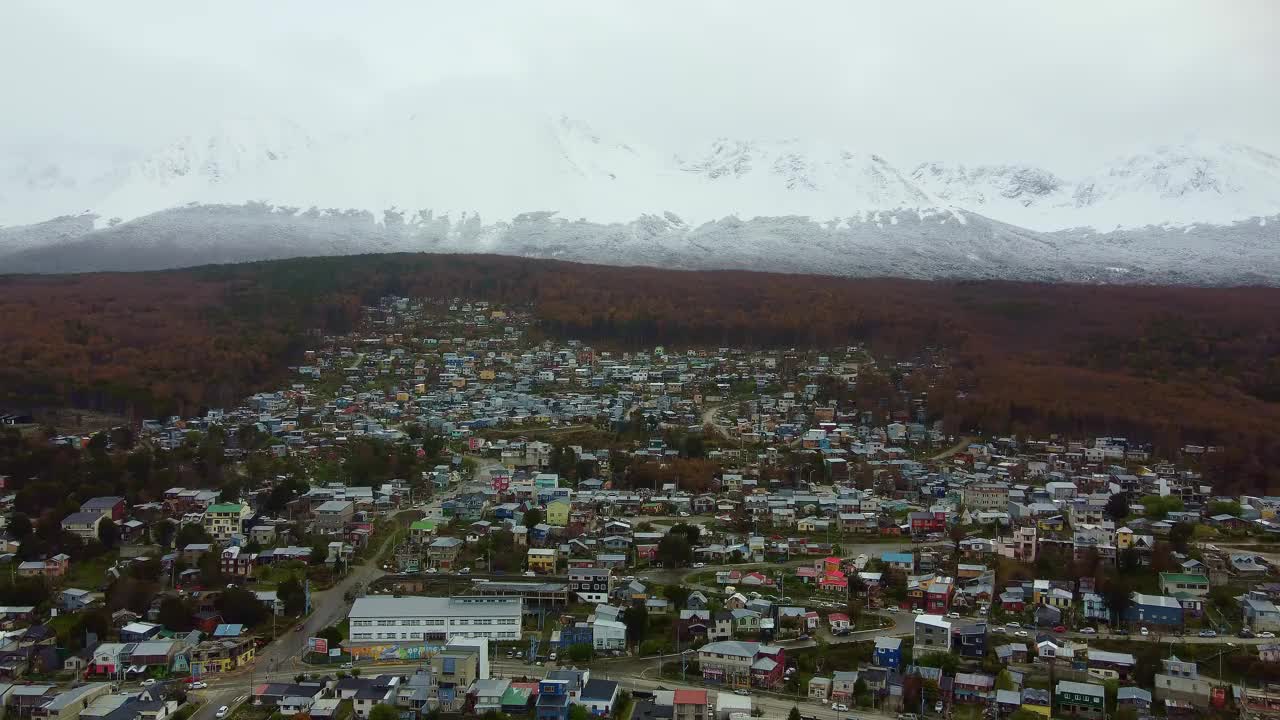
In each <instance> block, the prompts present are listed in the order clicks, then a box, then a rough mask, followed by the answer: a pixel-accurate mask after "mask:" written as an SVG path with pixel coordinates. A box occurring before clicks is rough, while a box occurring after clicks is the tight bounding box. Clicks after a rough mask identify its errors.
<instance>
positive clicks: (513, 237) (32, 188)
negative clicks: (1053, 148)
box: [0, 102, 1280, 284]
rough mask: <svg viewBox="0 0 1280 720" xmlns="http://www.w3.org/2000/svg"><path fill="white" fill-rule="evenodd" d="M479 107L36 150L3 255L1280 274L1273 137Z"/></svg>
mask: <svg viewBox="0 0 1280 720" xmlns="http://www.w3.org/2000/svg"><path fill="white" fill-rule="evenodd" d="M491 104H492V102H491ZM489 110H490V111H489V112H483V113H476V112H472V111H461V110H459V109H457V108H451V109H448V110H444V111H441V112H438V113H421V112H414V113H400V114H397V115H393V116H390V117H386V118H380V119H379V120H378V122H377V123H376V124H375V125H372V126H370V127H368V128H362V129H360V130H358V131H351V132H345V133H340V134H330V135H328V136H325V135H323V134H320V133H312V132H310V131H308V130H306V129H305V128H303V127H302V126H301V125H298V124H296V123H291V122H289V121H286V120H279V121H273V122H270V123H255V122H254V121H253V120H251V119H247V120H246V119H237V120H236V121H234V122H225V123H221V124H219V125H218V126H216V127H215V128H214V129H213V130H211V131H209V133H208V134H207V135H199V134H190V135H186V136H183V137H182V138H181V139H180V140H179V141H177V142H175V143H171V144H168V145H166V146H164V147H163V148H161V149H160V150H158V151H156V152H153V153H143V154H141V155H140V156H133V157H131V158H130V159H128V160H126V161H121V162H120V163H117V164H112V163H113V162H115V161H114V160H102V158H99V157H95V158H91V160H92V162H86V163H85V164H84V166H83V167H81V168H78V169H77V168H75V167H72V166H71V165H69V164H64V165H59V164H57V163H52V164H48V165H42V164H41V163H39V162H36V161H30V159H29V158H28V161H24V164H10V166H9V167H10V171H9V173H8V175H6V176H4V177H0V218H6V217H16V216H19V215H21V214H22V212H26V213H28V214H30V213H33V212H39V213H47V212H49V211H50V208H54V207H65V208H66V211H65V212H62V213H59V214H57V215H54V216H42V217H38V218H37V219H38V222H31V223H27V224H18V225H16V226H10V227H3V226H0V272H81V271H89V270H104V269H163V268H169V267H182V266H189V265H195V264H202V263H203V262H242V261H246V260H263V259H278V258H284V257H298V256H308V255H330V254H361V253H368V252H387V251H389V250H395V251H421V252H491V253H498V254H512V255H521V256H527V257H550V258H571V259H575V260H580V261H586V262H604V263H611V264H621V265H658V266H678V267H690V268H700V269H715V268H721V267H725V268H729V267H732V268H741V269H775V268H787V269H790V270H792V271H795V272H818V273H827V274H835V275H848V276H855V277H865V276H871V275H889V276H900V277H922V278H944V277H984V278H985V277H1000V278H1007V279H1022V278H1027V277H1034V278H1038V279H1044V280H1049V281H1054V280H1068V281H1076V280H1086V281H1093V282H1163V281H1171V282H1190V283H1208V284H1236V283H1238V282H1239V279H1240V278H1242V277H1248V278H1250V281H1257V279H1258V278H1263V280H1262V281H1263V282H1267V283H1280V254H1278V253H1277V251H1276V250H1274V249H1273V248H1275V247H1277V246H1280V233H1277V228H1280V222H1278V220H1280V158H1277V157H1276V156H1274V155H1271V154H1269V153H1266V152H1264V151H1261V150H1258V149H1256V148H1252V147H1248V146H1244V145H1240V144H1238V143H1212V142H1199V141H1196V142H1188V143H1182V144H1177V145H1165V146H1157V147H1155V148H1153V149H1151V150H1150V151H1147V152H1143V153H1137V154H1134V155H1130V156H1127V157H1125V158H1122V159H1120V160H1118V161H1116V162H1114V163H1111V164H1108V165H1107V166H1105V167H1103V168H1102V169H1100V170H1098V171H1096V172H1094V173H1091V174H1088V175H1085V176H1081V177H1078V178H1075V179H1069V178H1068V177H1067V176H1065V175H1059V174H1057V173H1054V172H1053V171H1051V170H1048V169H1045V168H1042V167H1038V166H1035V165H1029V164H980V165H963V164H953V163H948V162H943V161H937V162H928V163H920V164H918V165H916V166H915V167H913V168H911V169H909V170H904V169H902V168H899V167H898V166H896V165H894V164H893V163H891V162H890V161H889V160H888V159H886V158H885V157H883V156H881V155H878V154H875V153H863V152H855V151H852V150H850V149H848V148H846V147H844V146H842V145H839V144H833V143H828V142H822V141H816V140H811V139H795V138H793V139H783V140H750V139H748V140H742V139H732V138H727V137H724V138H719V139H717V140H714V141H712V142H711V143H710V144H709V145H707V146H705V147H704V148H702V149H700V150H698V151H695V152H688V153H685V154H682V155H678V154H674V153H671V154H667V153H663V152H660V151H655V150H652V149H650V148H646V147H644V146H642V145H637V144H633V143H626V142H618V141H616V140H613V139H610V138H607V137H605V136H604V135H602V134H600V133H598V132H596V131H595V130H594V129H592V128H591V127H590V126H589V125H587V124H586V123H582V122H580V121H577V120H575V119H573V118H569V117H567V116H564V115H560V116H550V115H547V114H544V113H539V112H526V111H513V112H511V113H508V114H503V113H501V112H499V110H501V104H500V103H499V104H498V105H495V106H493V107H490V108H489ZM112 157H114V156H112ZM68 162H69V163H71V162H72V161H68ZM77 170H79V171H81V172H80V174H79V175H77ZM59 193H63V194H64V195H63V196H61V199H59ZM59 203H61V205H59ZM255 223H257V224H255ZM1171 232H1172V233H1181V235H1180V236H1178V237H1174V235H1171V234H1170V233H1171ZM214 245H220V247H214ZM161 248H162V249H163V250H161Z"/></svg>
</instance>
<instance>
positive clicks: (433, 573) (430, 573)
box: [427, 567, 440, 575]
mask: <svg viewBox="0 0 1280 720" xmlns="http://www.w3.org/2000/svg"><path fill="white" fill-rule="evenodd" d="M438 572H440V571H439V570H437V569H435V568H433V567H431V568H427V574H428V575H435V574H436V573H438Z"/></svg>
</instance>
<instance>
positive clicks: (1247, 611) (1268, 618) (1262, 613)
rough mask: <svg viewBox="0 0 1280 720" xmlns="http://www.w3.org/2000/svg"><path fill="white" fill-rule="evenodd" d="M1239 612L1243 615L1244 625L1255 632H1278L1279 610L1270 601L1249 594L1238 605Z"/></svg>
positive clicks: (1279, 627) (1279, 628) (1279, 625)
mask: <svg viewBox="0 0 1280 720" xmlns="http://www.w3.org/2000/svg"><path fill="white" fill-rule="evenodd" d="M1240 610H1241V612H1243V613H1244V624H1245V625H1248V626H1249V627H1251V628H1253V629H1254V630H1255V631H1257V632H1261V631H1264V630H1269V631H1275V630H1280V608H1277V607H1276V605H1275V603H1273V602H1271V601H1270V600H1266V599H1263V598H1259V597H1255V596H1254V595H1253V594H1252V593H1251V594H1249V595H1246V596H1245V598H1244V600H1243V601H1242V602H1241V603H1240Z"/></svg>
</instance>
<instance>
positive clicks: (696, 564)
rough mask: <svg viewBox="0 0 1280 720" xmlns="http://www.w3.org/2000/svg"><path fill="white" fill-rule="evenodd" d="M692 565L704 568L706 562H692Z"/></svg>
mask: <svg viewBox="0 0 1280 720" xmlns="http://www.w3.org/2000/svg"><path fill="white" fill-rule="evenodd" d="M693 566H694V567H695V568H704V567H706V566H707V564H706V563H694V564H693Z"/></svg>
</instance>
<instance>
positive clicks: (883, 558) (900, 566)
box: [880, 552, 916, 573]
mask: <svg viewBox="0 0 1280 720" xmlns="http://www.w3.org/2000/svg"><path fill="white" fill-rule="evenodd" d="M880 562H882V563H884V564H885V565H886V566H888V567H890V568H892V569H894V570H902V571H903V572H907V573H910V572H913V571H914V570H915V567H916V558H915V556H914V555H912V554H911V553H895V552H885V553H881V554H880Z"/></svg>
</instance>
